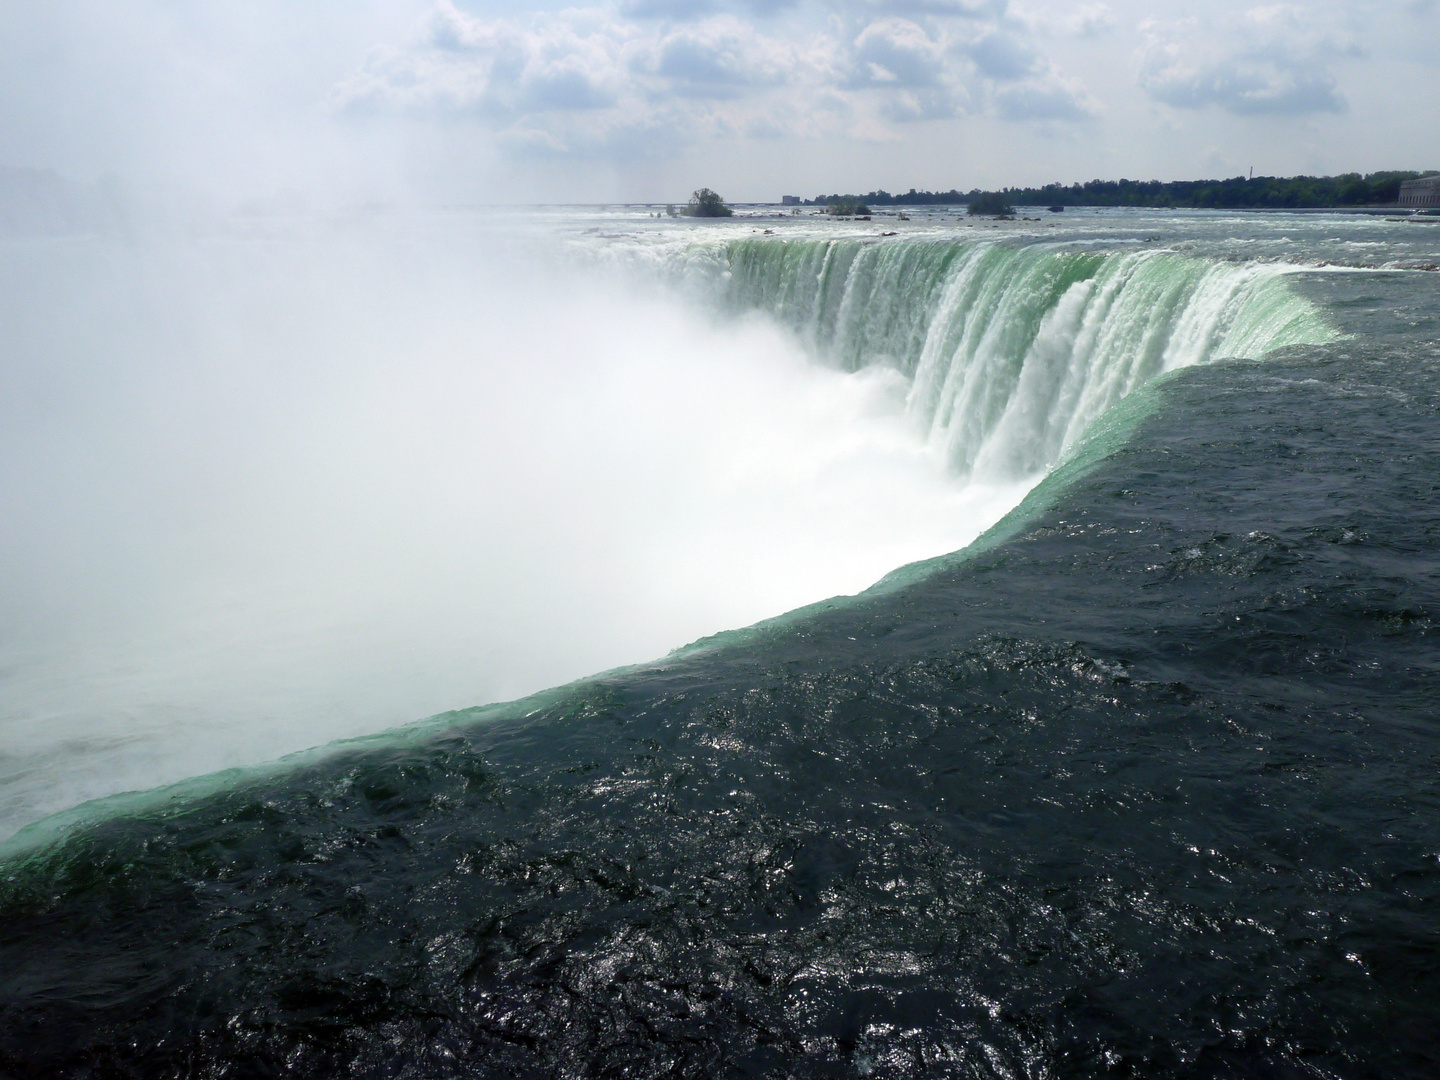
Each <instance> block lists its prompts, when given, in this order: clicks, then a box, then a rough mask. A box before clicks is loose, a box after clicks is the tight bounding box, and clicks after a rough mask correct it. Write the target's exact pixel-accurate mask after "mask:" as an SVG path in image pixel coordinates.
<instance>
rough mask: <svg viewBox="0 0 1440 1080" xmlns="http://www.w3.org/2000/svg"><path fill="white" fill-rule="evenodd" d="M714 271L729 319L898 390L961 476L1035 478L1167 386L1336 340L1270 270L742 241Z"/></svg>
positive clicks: (936, 243)
mask: <svg viewBox="0 0 1440 1080" xmlns="http://www.w3.org/2000/svg"><path fill="white" fill-rule="evenodd" d="M725 255H726V259H727V262H728V267H729V270H728V278H727V285H726V288H727V291H728V297H729V300H730V302H731V303H732V304H733V305H734V306H736V307H737V308H741V309H745V308H756V309H760V310H763V311H767V312H770V313H771V314H772V315H774V316H775V317H777V318H778V319H779V320H780V321H781V322H783V323H785V324H787V325H789V326H790V327H792V328H793V329H795V330H796V331H798V332H799V334H800V335H801V337H802V338H803V339H804V340H805V342H806V344H807V345H808V346H809V347H810V348H811V349H812V350H813V351H814V352H815V353H817V354H818V355H820V356H822V357H825V358H827V359H829V360H830V361H831V362H832V363H836V364H838V365H839V366H841V367H842V368H844V369H846V370H851V371H854V370H858V369H860V368H863V367H866V366H869V365H873V364H883V365H888V366H890V367H892V368H894V369H896V370H898V371H899V372H901V373H902V374H903V375H905V376H906V377H907V378H908V379H909V380H910V389H909V395H908V402H907V407H908V410H909V412H910V414H911V416H912V418H913V419H914V420H915V421H916V422H917V423H918V424H920V425H921V426H922V427H923V429H924V430H925V431H926V432H927V433H928V438H929V440H930V441H931V443H932V445H933V446H935V447H936V448H937V449H939V450H940V451H942V452H943V454H944V456H945V458H946V460H947V461H948V463H949V464H950V466H951V468H952V469H953V470H954V471H955V472H956V473H957V474H959V475H961V476H970V475H975V476H983V477H986V478H990V479H1006V478H1013V477H1022V476H1033V475H1035V474H1037V473H1040V472H1043V471H1045V470H1046V469H1048V468H1049V467H1051V466H1053V465H1054V464H1055V462H1056V461H1057V460H1059V458H1060V457H1061V455H1062V454H1063V452H1064V451H1065V449H1066V448H1067V447H1068V446H1070V445H1071V444H1072V443H1073V442H1074V441H1075V439H1076V438H1078V437H1079V435H1080V433H1081V432H1083V431H1084V429H1085V428H1086V427H1087V426H1088V425H1089V424H1090V423H1091V422H1092V421H1093V420H1095V419H1096V418H1097V417H1098V416H1100V414H1102V413H1103V412H1105V410H1106V409H1108V408H1109V407H1110V406H1111V405H1113V404H1115V402H1117V401H1119V400H1120V399H1121V398H1122V397H1124V396H1125V395H1126V394H1128V393H1130V392H1131V391H1132V390H1134V389H1136V388H1137V387H1139V386H1141V385H1143V384H1144V383H1146V382H1148V381H1149V380H1150V379H1152V378H1154V377H1155V376H1157V375H1159V374H1162V373H1164V372H1166V371H1171V370H1174V369H1176V368H1181V367H1186V366H1188V365H1191V364H1196V363H1203V362H1206V361H1209V360H1212V359H1218V358H1220V357H1242V358H1256V357H1260V356H1262V355H1264V354H1265V353H1267V352H1269V351H1271V350H1272V349H1276V348H1280V347H1281V346H1285V345H1296V344H1317V343H1321V342H1324V341H1328V340H1330V339H1331V338H1333V336H1334V333H1333V331H1332V330H1331V329H1330V327H1329V325H1328V324H1327V323H1326V321H1325V319H1324V317H1323V316H1322V315H1321V313H1320V311H1319V310H1318V309H1317V308H1316V307H1315V305H1313V304H1312V303H1310V302H1309V301H1308V300H1306V299H1304V298H1303V297H1301V296H1299V295H1297V294H1296V293H1295V292H1294V291H1292V290H1291V289H1290V288H1289V287H1288V285H1287V283H1286V282H1285V280H1284V278H1285V271H1284V270H1283V269H1282V268H1280V267H1276V266H1273V265H1269V264H1258V263H1230V262H1209V261H1206V260H1202V259H1195V258H1188V257H1184V256H1180V255H1176V254H1173V253H1171V252H1166V251H1143V252H1130V253H1122V254H1115V253H1101V252H1090V251H1085V252H1077V251H1075V250H1073V249H1070V250H1067V249H1062V248H1057V247H1055V246H1052V245H1030V246H1014V245H1010V244H1003V243H995V242H968V243H967V242H959V241H954V240H919V241H911V240H905V241H894V242H880V243H876V242H873V241H871V242H866V241H860V240H813V241H775V240H742V241H738V242H735V243H733V244H731V245H729V246H728V247H727V249H726V251H725Z"/></svg>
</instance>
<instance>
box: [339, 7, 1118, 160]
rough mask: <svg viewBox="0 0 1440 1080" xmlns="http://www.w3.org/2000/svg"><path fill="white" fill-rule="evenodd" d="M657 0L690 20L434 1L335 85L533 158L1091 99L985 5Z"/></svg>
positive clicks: (865, 128)
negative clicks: (757, 7) (421, 17)
mask: <svg viewBox="0 0 1440 1080" xmlns="http://www.w3.org/2000/svg"><path fill="white" fill-rule="evenodd" d="M637 2H639V0H637ZM644 2H646V3H650V2H651V0H644ZM663 2H664V3H665V4H667V5H669V6H668V7H666V9H665V10H667V11H672V12H683V13H685V14H688V15H697V17H695V18H688V19H674V20H669V21H666V20H656V19H652V18H648V17H647V18H645V19H637V18H629V17H627V16H626V15H625V14H624V12H625V11H629V10H631V9H621V12H620V13H617V12H616V11H615V10H613V9H601V8H591V9H567V10H565V11H561V12H558V13H552V14H538V15H533V16H529V17H523V18H504V19H481V18H477V17H475V16H472V15H469V14H467V13H465V12H463V11H461V10H460V9H458V8H457V7H455V6H454V4H453V3H451V2H450V0H439V2H438V3H437V5H436V7H435V8H434V10H433V12H432V13H431V15H430V16H429V18H428V20H427V21H426V22H425V23H424V25H423V27H422V29H421V32H420V33H419V34H418V35H417V37H416V39H415V40H413V41H411V42H410V43H409V44H408V45H400V46H398V47H393V48H389V49H382V50H379V51H377V52H376V53H374V54H373V55H372V56H371V58H370V60H369V61H368V62H367V63H366V64H365V66H364V68H363V70H362V71H361V72H360V73H359V74H357V75H356V76H355V77H354V78H352V79H350V80H348V81H347V82H345V83H344V84H343V85H342V86H341V87H340V88H339V89H338V91H337V96H338V99H339V102H340V104H341V105H342V107H344V108H346V109H349V110H354V111H361V112H364V111H399V112H401V113H412V114H413V113H419V114H428V115H439V116H451V117H464V116H469V117H471V118H474V119H476V120H479V121H482V122H485V123H488V124H489V125H491V126H492V127H493V129H494V131H495V133H496V134H497V136H499V138H500V140H501V143H502V145H505V146H508V147H510V148H511V149H512V150H520V151H524V152H527V153H542V154H547V155H548V154H566V153H574V154H595V153H611V154H615V155H620V154H624V155H634V154H641V155H643V154H645V153H647V152H651V153H661V152H669V151H670V150H672V149H674V147H675V146H677V145H681V144H683V143H685V142H687V141H693V140H696V139H699V138H702V137H704V136H706V135H737V134H738V135H746V136H756V137H777V136H780V135H791V136H805V137H809V136H817V135H827V134H831V135H833V134H844V135H847V136H850V137H858V138H864V139H877V138H878V139H882V140H883V139H888V138H891V137H892V134H891V133H890V132H888V131H887V126H888V125H891V124H900V123H906V122H910V121H915V120H933V119H941V118H947V117H955V116H958V115H962V114H965V113H969V112H976V111H990V112H993V113H995V114H996V115H998V116H1001V117H1005V118H1009V119H1041V120H1067V119H1076V118H1079V117H1083V116H1084V115H1086V114H1088V113H1089V112H1090V111H1091V109H1090V107H1089V105H1088V104H1087V99H1086V97H1085V95H1084V91H1083V89H1082V88H1079V87H1078V86H1077V85H1076V84H1073V83H1072V82H1070V81H1067V80H1065V79H1063V78H1061V77H1060V76H1059V75H1058V74H1057V73H1056V72H1055V71H1054V69H1053V65H1051V64H1050V62H1049V61H1048V60H1046V59H1045V58H1044V57H1043V56H1042V55H1041V54H1040V53H1039V52H1038V51H1037V50H1036V48H1035V47H1034V46H1033V45H1032V44H1031V43H1030V42H1028V41H1027V40H1025V39H1024V36H1023V35H1024V34H1025V30H1024V27H1023V26H1022V25H1021V24H1019V23H1017V22H1015V21H1013V20H1008V19H1007V18H1005V16H1004V4H1003V3H1001V2H988V3H985V4H984V5H983V10H982V5H981V4H974V5H971V4H961V5H960V6H959V7H956V6H955V5H949V4H947V10H952V9H953V10H952V13H953V11H963V13H964V15H965V18H963V19H958V20H957V19H948V20H947V19H935V18H927V17H918V16H917V18H903V17H900V16H899V15H894V14H889V15H882V16H880V17H874V16H873V15H872V16H865V17H861V18H858V19H851V20H850V22H851V28H850V29H849V30H848V32H844V33H842V34H840V35H839V36H833V35H831V34H829V33H820V34H815V33H813V32H808V33H795V32H794V30H793V28H792V29H791V30H790V32H789V33H788V34H787V33H785V32H783V31H781V30H774V29H772V30H765V29H762V24H761V23H758V22H756V21H754V20H749V19H745V18H742V17H740V16H739V15H736V14H733V13H731V14H703V15H701V14H699V13H700V12H701V11H702V10H704V9H703V8H702V6H701V4H700V2H699V0H696V2H695V3H681V2H680V0H663ZM706 2H708V0H706ZM925 2H926V3H929V2H930V0H925ZM677 4H678V5H679V6H676V5H677ZM863 6H865V7H869V6H871V5H863ZM912 6H913V5H912ZM647 10H658V9H647ZM985 12H989V13H990V15H992V16H994V17H991V18H981V17H980V16H981V15H982V14H984V13H985ZM836 20H838V21H837V22H833V23H832V25H834V26H844V25H845V22H846V20H845V19H844V18H842V17H840V16H838V15H837V16H836Z"/></svg>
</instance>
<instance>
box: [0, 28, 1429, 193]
mask: <svg viewBox="0 0 1440 1080" xmlns="http://www.w3.org/2000/svg"><path fill="white" fill-rule="evenodd" d="M0 20H3V26H4V27H5V32H4V33H3V34H0V115H3V117H4V123H3V124H0V167H11V168H15V167H21V168H48V169H55V170H57V171H58V172H59V173H60V174H61V175H63V176H65V177H67V178H70V179H73V180H75V181H79V182H93V181H95V180H97V179H98V178H100V177H104V176H117V177H120V178H123V179H124V180H126V181H127V182H130V183H133V184H137V185H140V186H145V187H151V188H156V189H159V188H173V189H175V190H185V191H193V192H204V193H206V194H208V195H210V196H213V197H216V198H218V199H220V200H222V201H229V202H232V203H234V202H236V201H243V200H247V199H248V200H266V199H276V198H281V199H283V198H287V197H291V196H298V197H302V198H321V197H324V198H332V199H340V200H352V201H353V200H360V201H365V200H375V201H386V200H393V199H399V198H407V197H418V198H420V199H422V200H428V201H439V202H456V201H460V202H472V201H473V202H499V203H531V202H556V201H579V202H612V201H662V202H663V201H675V200H683V199H684V198H686V197H687V196H688V194H689V193H690V191H692V190H693V189H694V188H696V187H699V186H702V185H704V186H709V187H712V188H714V189H716V190H718V191H720V193H721V194H722V195H724V196H725V197H726V198H728V199H730V200H732V201H775V200H778V199H779V197H780V195H782V194H798V195H802V196H806V197H809V196H813V195H816V194H819V193H822V192H823V193H829V192H837V191H839V192H845V191H850V192H862V193H863V192H866V191H869V190H872V189H875V188H885V189H886V190H890V191H896V190H901V191H903V190H905V189H907V188H909V187H916V188H921V189H925V188H930V189H949V188H952V187H958V188H960V189H961V190H968V189H970V188H973V187H982V188H984V187H996V186H1002V185H1029V184H1043V183H1046V182H1049V181H1061V182H1066V183H1069V182H1073V181H1083V180H1088V179H1091V178H1105V179H1116V178H1120V177H1129V178H1132V179H1162V180H1170V179H1193V178H1200V177H1223V176H1235V175H1241V174H1244V173H1246V172H1248V171H1249V170H1250V169H1251V168H1252V167H1253V168H1254V170H1255V173H1256V175H1293V174H1296V173H1311V174H1331V173H1339V172H1349V171H1359V172H1370V171H1375V170H1380V169H1422V168H1436V167H1440V124H1436V123H1434V115H1433V113H1434V107H1433V102H1435V101H1437V100H1440V0H1395V2H1391V3H1385V4H1381V3H1373V2H1369V0H1359V2H1357V0H1349V2H1338V0H1325V2H1317V3H1294V4H1286V3H1277V4H1259V5H1257V4H1254V3H1252V2H1246V0H1240V2H1236V0H1211V2H1208V3H1205V4H1195V3H1188V2H1178V0H1144V2H1138V0H1082V2H1080V3H1072V4H1057V3H1054V2H1047V0H835V2H816V0H615V2H606V3H596V4H582V5H579V6H564V5H560V4H555V5H536V4H522V3H518V2H516V0H390V2H379V0H346V2H342V0H310V2H306V3H299V4H297V3H294V2H293V0H289V2H280V0H250V2H247V3H244V4H235V3H233V2H227V3H213V2H209V0H191V2H181V0H128V2H126V3H121V4H117V3H114V0H58V2H56V3H44V4H40V3H35V2H34V0H0Z"/></svg>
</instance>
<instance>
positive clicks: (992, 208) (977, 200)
mask: <svg viewBox="0 0 1440 1080" xmlns="http://www.w3.org/2000/svg"><path fill="white" fill-rule="evenodd" d="M965 212H966V213H968V214H993V215H995V216H996V217H1009V216H1010V215H1011V214H1013V213H1015V209H1014V207H1012V206H1011V205H1010V201H1009V200H1008V199H1006V198H1005V196H1004V195H1002V194H1000V193H999V192H998V191H982V192H979V193H977V194H975V195H972V196H971V197H970V205H969V206H968V207H966V211H965Z"/></svg>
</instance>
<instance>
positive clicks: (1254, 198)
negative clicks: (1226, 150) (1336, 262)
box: [805, 172, 1430, 210]
mask: <svg viewBox="0 0 1440 1080" xmlns="http://www.w3.org/2000/svg"><path fill="white" fill-rule="evenodd" d="M1427 175H1430V174H1429V173H1419V172H1375V173H1368V174H1365V175H1361V174H1360V173H1344V174H1342V175H1340V176H1288V177H1275V176H1256V177H1254V178H1252V179H1247V178H1246V177H1243V176H1237V177H1234V178H1233V179H1230V180H1176V181H1171V182H1169V183H1164V182H1162V181H1159V180H1091V181H1089V182H1087V183H1084V184H1070V185H1068V186H1067V185H1065V184H1046V185H1045V186H1044V187H1038V188H1033V187H1031V188H1013V187H1007V188H1003V189H1001V190H1000V191H989V192H987V191H981V190H980V189H979V188H972V189H971V190H970V191H964V192H962V191H958V190H955V189H953V188H952V189H951V190H950V191H916V190H915V189H914V188H911V189H910V190H909V191H907V192H905V193H904V194H900V195H892V194H890V193H889V192H888V191H872V192H870V193H868V194H866V195H817V196H816V197H815V198H814V199H806V200H805V205H806V206H830V205H832V204H835V203H841V202H852V203H856V202H863V203H865V204H867V205H870V206H959V205H962V204H964V205H968V204H969V203H970V202H972V201H974V200H978V199H980V198H982V197H984V196H989V197H991V198H996V199H999V200H1000V201H1001V202H1002V203H1009V204H1010V205H1012V206H1154V207H1191V208H1196V209H1215V210H1237V209H1265V208H1274V209H1280V210H1283V209H1296V210H1298V209H1312V208H1327V207H1342V206H1376V205H1383V204H1385V203H1393V202H1395V201H1396V200H1398V199H1399V197H1400V183H1401V181H1403V180H1413V179H1415V178H1416V177H1420V176H1427Z"/></svg>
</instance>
